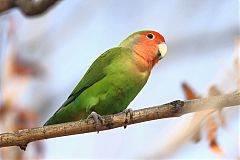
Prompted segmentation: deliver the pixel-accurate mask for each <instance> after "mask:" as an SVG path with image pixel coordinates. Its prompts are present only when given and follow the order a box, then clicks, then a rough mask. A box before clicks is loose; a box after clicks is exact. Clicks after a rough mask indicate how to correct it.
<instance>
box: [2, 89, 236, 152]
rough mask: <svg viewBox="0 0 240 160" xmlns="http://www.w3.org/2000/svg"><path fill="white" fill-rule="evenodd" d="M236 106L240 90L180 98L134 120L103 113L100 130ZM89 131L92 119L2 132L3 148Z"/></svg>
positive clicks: (92, 127)
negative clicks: (187, 98) (200, 97)
mask: <svg viewBox="0 0 240 160" xmlns="http://www.w3.org/2000/svg"><path fill="white" fill-rule="evenodd" d="M236 105H240V93H233V94H228V95H222V96H215V97H211V98H202V99H195V100H187V101H180V100H177V101H173V102H171V103H167V104H164V105H159V106H154V107H149V108H144V109H140V110H135V111H134V112H133V117H132V119H130V117H126V115H125V113H119V114H115V115H109V116H103V124H102V126H101V127H100V130H108V129H112V128H117V127H122V126H125V125H130V124H135V123H141V122H145V121H151V120H156V119H162V118H169V117H178V116H181V115H184V114H186V113H190V112H196V111H201V110H206V109H217V108H223V107H230V106H236ZM89 132H96V128H95V124H94V121H93V120H92V119H89V120H81V121H76V122H69V123H62V124H57V125H50V126H44V127H38V128H32V129H24V130H18V131H15V132H9V133H3V134H0V147H7V146H20V147H21V148H24V147H23V146H26V145H27V144H28V143H30V142H33V141H37V140H42V139H48V138H54V137H61V136H67V135H73V134H83V133H89Z"/></svg>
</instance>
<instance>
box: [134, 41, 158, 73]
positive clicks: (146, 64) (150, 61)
mask: <svg viewBox="0 0 240 160" xmlns="http://www.w3.org/2000/svg"><path fill="white" fill-rule="evenodd" d="M132 50H133V53H134V56H135V58H136V62H137V64H138V66H139V68H140V69H141V70H149V71H151V70H152V68H153V67H154V65H155V64H156V63H157V62H158V61H159V58H158V57H156V56H155V55H156V53H155V52H156V48H153V47H147V46H142V45H139V46H138V45H136V46H135V47H133V48H132Z"/></svg>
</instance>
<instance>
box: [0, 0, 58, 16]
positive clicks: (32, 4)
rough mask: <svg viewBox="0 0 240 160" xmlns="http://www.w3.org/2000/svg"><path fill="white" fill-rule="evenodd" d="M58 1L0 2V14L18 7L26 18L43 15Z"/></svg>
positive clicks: (19, 0) (14, 0)
mask: <svg viewBox="0 0 240 160" xmlns="http://www.w3.org/2000/svg"><path fill="white" fill-rule="evenodd" d="M58 1H60V0H37V1H36V0H0V13H2V12H5V11H8V10H10V9H12V8H15V7H18V8H19V9H20V10H21V12H22V13H23V14H25V15H26V16H35V15H39V14H42V13H44V12H45V11H47V10H48V9H49V8H50V7H51V6H53V5H54V4H55V3H56V2H58Z"/></svg>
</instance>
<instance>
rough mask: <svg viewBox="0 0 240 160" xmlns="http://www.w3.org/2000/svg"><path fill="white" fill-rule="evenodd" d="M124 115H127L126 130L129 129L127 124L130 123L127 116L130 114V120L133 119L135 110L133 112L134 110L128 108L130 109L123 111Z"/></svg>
mask: <svg viewBox="0 0 240 160" xmlns="http://www.w3.org/2000/svg"><path fill="white" fill-rule="evenodd" d="M123 113H125V115H126V117H125V124H126V125H124V129H126V128H127V123H128V118H127V116H128V114H129V116H130V120H131V119H132V118H133V110H132V108H128V109H125V110H124V111H123Z"/></svg>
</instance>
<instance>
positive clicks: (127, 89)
mask: <svg viewBox="0 0 240 160" xmlns="http://www.w3.org/2000/svg"><path fill="white" fill-rule="evenodd" d="M166 52H167V46H166V44H165V39H164V37H163V36H162V35H161V34H159V33H158V32H156V31H151V30H145V31H139V32H135V33H133V34H131V35H130V36H128V37H127V38H126V39H125V40H124V41H122V42H121V43H120V44H119V46H118V47H115V48H111V49H109V50H107V51H106V52H104V53H103V54H102V55H100V56H99V57H98V58H97V59H96V60H95V61H94V62H93V64H92V65H91V66H90V68H89V69H88V70H87V72H86V73H85V75H84V76H83V78H82V79H81V80H80V82H79V83H78V84H77V86H76V87H75V88H74V90H73V91H72V93H71V94H70V96H69V97H68V99H67V100H66V101H65V102H64V103H63V105H62V106H61V107H60V108H59V109H58V110H57V111H56V112H55V114H54V115H53V116H52V117H51V118H50V119H49V120H48V121H47V122H46V123H45V124H44V125H52V124H58V123H64V122H70V121H76V120H80V119H85V118H87V117H88V116H89V115H90V114H91V113H92V112H94V113H97V114H98V115H111V114H115V113H119V112H122V111H124V110H125V109H126V108H127V106H128V105H129V103H130V102H131V101H132V100H133V99H134V98H135V97H136V96H137V94H138V93H139V92H140V91H141V89H142V88H143V86H144V85H145V84H146V82H147V80H148V77H149V75H150V73H151V70H152V68H153V67H154V65H155V64H156V63H157V62H158V61H159V60H160V59H162V58H163V57H164V56H165V54H166Z"/></svg>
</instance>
